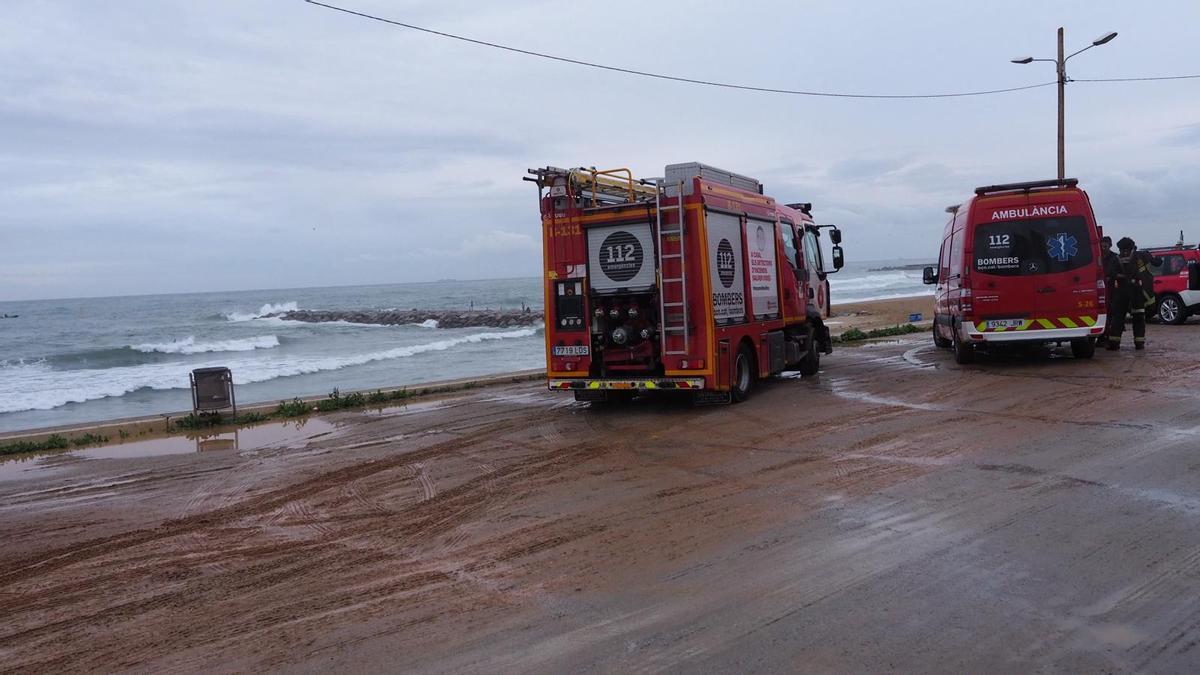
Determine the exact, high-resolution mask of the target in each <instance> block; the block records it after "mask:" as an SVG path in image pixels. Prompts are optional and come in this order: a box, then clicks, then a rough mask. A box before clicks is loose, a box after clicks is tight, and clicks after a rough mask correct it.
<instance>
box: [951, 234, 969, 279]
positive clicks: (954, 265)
mask: <svg viewBox="0 0 1200 675" xmlns="http://www.w3.org/2000/svg"><path fill="white" fill-rule="evenodd" d="M966 234H967V233H966V232H965V231H963V230H956V231H955V232H954V239H953V240H952V241H951V243H950V276H952V277H957V276H961V275H962V271H963V239H966Z"/></svg>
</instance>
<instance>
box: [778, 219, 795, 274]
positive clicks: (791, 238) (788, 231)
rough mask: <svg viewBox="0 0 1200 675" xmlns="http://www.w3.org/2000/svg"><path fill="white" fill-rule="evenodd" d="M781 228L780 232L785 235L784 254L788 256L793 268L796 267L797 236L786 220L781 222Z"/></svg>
mask: <svg viewBox="0 0 1200 675" xmlns="http://www.w3.org/2000/svg"><path fill="white" fill-rule="evenodd" d="M779 224H780V225H781V227H780V228H779V231H780V232H781V233H782V234H783V252H784V254H786V255H787V261H788V264H789V265H791V266H792V267H795V266H796V238H795V237H796V235H795V232H794V231H793V230H792V224H791V223H789V222H788V221H786V220H780V221H779Z"/></svg>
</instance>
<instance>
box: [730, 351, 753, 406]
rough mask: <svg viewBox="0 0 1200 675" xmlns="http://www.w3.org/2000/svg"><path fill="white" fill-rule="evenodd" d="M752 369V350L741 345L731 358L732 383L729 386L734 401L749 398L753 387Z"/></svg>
mask: <svg viewBox="0 0 1200 675" xmlns="http://www.w3.org/2000/svg"><path fill="white" fill-rule="evenodd" d="M754 371H755V366H754V352H752V351H750V348H749V347H747V346H746V345H742V346H741V347H740V348H738V351H737V356H735V357H734V359H733V383H732V384H731V385H730V387H729V390H730V391H729V393H730V395H731V396H732V397H733V400H734V402H735V403H736V402H740V401H745V400H746V399H747V398H749V396H750V390H751V389H752V388H753V387H754Z"/></svg>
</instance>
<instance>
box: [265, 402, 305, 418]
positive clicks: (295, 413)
mask: <svg viewBox="0 0 1200 675" xmlns="http://www.w3.org/2000/svg"><path fill="white" fill-rule="evenodd" d="M310 412H312V406H311V405H309V404H307V403H305V402H304V401H301V400H300V399H298V398H294V399H292V400H290V401H280V402H279V407H278V408H276V409H275V415H274V416H275V417H300V416H302V415H307V414H309V413H310Z"/></svg>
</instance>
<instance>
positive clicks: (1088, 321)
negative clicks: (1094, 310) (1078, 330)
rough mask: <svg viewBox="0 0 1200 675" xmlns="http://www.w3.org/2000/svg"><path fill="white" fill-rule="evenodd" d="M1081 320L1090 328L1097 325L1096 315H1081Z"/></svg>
mask: <svg viewBox="0 0 1200 675" xmlns="http://www.w3.org/2000/svg"><path fill="white" fill-rule="evenodd" d="M1079 320H1080V321H1082V322H1083V325H1085V326H1087V327H1088V328H1091V327H1092V326H1095V325H1096V317H1094V316H1081V317H1079Z"/></svg>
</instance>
